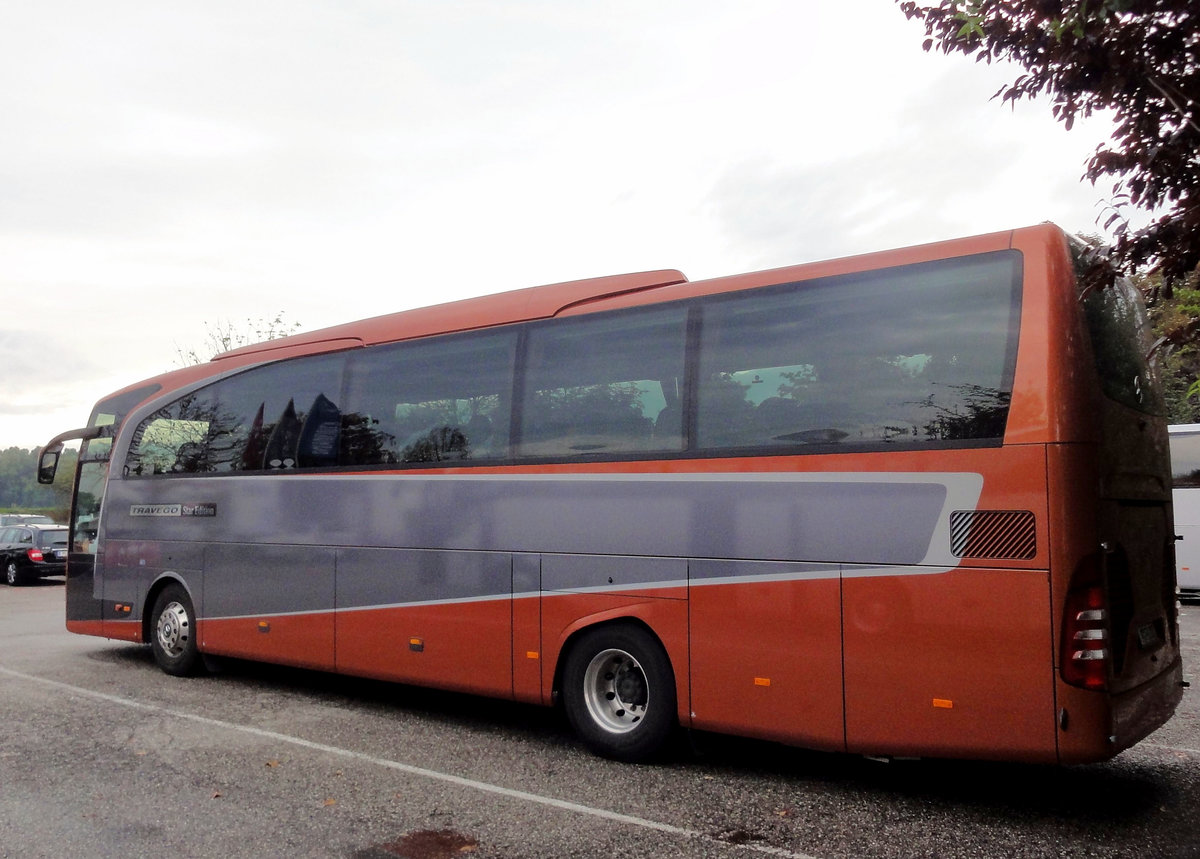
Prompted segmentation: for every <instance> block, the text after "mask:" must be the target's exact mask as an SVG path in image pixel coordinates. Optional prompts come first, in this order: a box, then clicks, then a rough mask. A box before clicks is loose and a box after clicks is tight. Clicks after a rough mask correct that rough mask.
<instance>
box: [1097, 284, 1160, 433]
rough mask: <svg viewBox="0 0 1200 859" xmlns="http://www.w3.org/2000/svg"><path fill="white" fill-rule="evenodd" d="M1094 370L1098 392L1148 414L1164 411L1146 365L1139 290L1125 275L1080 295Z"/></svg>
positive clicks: (1148, 347)
mask: <svg viewBox="0 0 1200 859" xmlns="http://www.w3.org/2000/svg"><path fill="white" fill-rule="evenodd" d="M1083 310H1084V317H1085V318H1086V320H1087V325H1088V330H1089V332H1090V333H1091V338H1092V350H1093V352H1095V358H1096V370H1097V371H1098V372H1099V374H1100V384H1101V386H1102V387H1103V389H1104V393H1105V394H1106V395H1107V396H1108V397H1109V398H1110V399H1113V400H1116V401H1117V402H1118V403H1121V404H1122V405H1126V406H1129V407H1130V408H1133V409H1137V410H1138V411H1141V412H1146V413H1148V414H1154V415H1161V414H1164V413H1165V412H1166V407H1165V405H1164V401H1163V397H1162V391H1161V389H1160V387H1159V381H1158V375H1157V371H1156V370H1155V368H1154V366H1153V365H1152V364H1151V356H1152V354H1153V353H1154V333H1153V330H1152V329H1151V327H1150V320H1149V317H1147V315H1146V308H1145V305H1144V304H1143V302H1142V296H1141V294H1140V293H1139V292H1138V291H1137V290H1136V289H1135V288H1134V287H1133V285H1132V284H1131V283H1130V282H1129V281H1128V280H1126V279H1125V278H1118V279H1117V281H1116V282H1115V283H1114V284H1113V285H1112V286H1110V287H1108V288H1098V289H1091V290H1090V291H1089V292H1088V293H1087V294H1086V295H1085V296H1084V298H1083Z"/></svg>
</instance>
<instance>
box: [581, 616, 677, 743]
mask: <svg viewBox="0 0 1200 859" xmlns="http://www.w3.org/2000/svg"><path fill="white" fill-rule="evenodd" d="M562 691H563V706H564V708H565V709H566V713H567V718H568V720H569V721H570V722H571V726H572V727H573V728H574V729H575V733H576V734H578V735H579V737H580V739H581V740H583V742H584V745H586V746H587V747H588V748H589V749H591V750H592V751H593V752H595V753H596V754H599V755H602V756H603V757H607V758H613V759H615V760H620V761H627V762H636V761H643V760H646V759H647V758H650V757H652V756H653V755H654V754H655V753H656V752H657V751H659V750H660V749H661V748H662V745H663V743H664V742H666V740H667V738H668V737H669V736H670V735H671V732H672V731H673V729H674V727H675V700H676V699H675V674H674V672H673V671H672V670H671V661H670V659H668V657H667V654H666V651H664V650H663V648H662V645H661V644H659V642H658V640H657V639H655V637H654V636H653V635H651V634H650V633H649V632H647V631H646V630H644V629H642V628H641V627H637V626H632V625H620V626H605V627H598V628H596V629H593V630H589V631H587V632H585V633H583V634H582V635H581V636H580V638H579V639H578V640H577V641H576V642H575V644H574V645H573V646H572V647H571V650H570V652H569V653H568V654H567V658H566V661H565V662H564V663H563V675H562Z"/></svg>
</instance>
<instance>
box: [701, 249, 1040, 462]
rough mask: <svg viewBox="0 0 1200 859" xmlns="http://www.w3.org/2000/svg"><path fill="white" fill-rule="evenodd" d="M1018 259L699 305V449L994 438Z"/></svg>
mask: <svg viewBox="0 0 1200 859" xmlns="http://www.w3.org/2000/svg"><path fill="white" fill-rule="evenodd" d="M1019 295H1020V256H1019V255H1018V254H1016V253H1015V252H1002V253H995V254H985V255H981V256H975V257H967V258H963V259H957V260H946V261H941V262H938V263H934V264H927V265H919V266H908V267H904V268H897V269H890V270H886V271H880V272H871V273H867V274H861V275H853V276H846V277H837V278H828V279H824V280H820V281H812V282H807V283H801V284H791V285H788V286H785V287H776V288H770V289H767V290H756V291H752V292H747V293H742V294H735V295H732V296H729V297H722V298H720V299H716V300H713V301H712V302H711V303H710V304H709V305H708V306H706V307H705V309H704V321H703V327H702V336H701V353H700V354H701V358H700V373H699V388H698V392H697V393H698V409H697V432H698V444H699V446H700V447H701V448H730V447H756V448H763V447H767V448H770V447H780V448H782V447H794V446H796V445H850V444H868V445H880V444H889V445H895V444H911V443H929V442H945V441H963V440H968V441H969V440H980V439H1000V438H1001V437H1002V436H1003V435H1004V427H1005V422H1006V420H1007V416H1008V404H1009V399H1010V396H1011V390H1012V372H1013V364H1014V361H1015V354H1016V351H1015V349H1016V335H1017V326H1018V324H1019V306H1018V304H1019Z"/></svg>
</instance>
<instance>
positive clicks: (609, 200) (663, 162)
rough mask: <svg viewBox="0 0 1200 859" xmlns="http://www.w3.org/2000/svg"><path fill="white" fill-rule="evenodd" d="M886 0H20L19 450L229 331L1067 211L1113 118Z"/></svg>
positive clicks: (1, 139) (0, 158) (1065, 215)
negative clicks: (1077, 109) (1003, 89)
mask: <svg viewBox="0 0 1200 859" xmlns="http://www.w3.org/2000/svg"><path fill="white" fill-rule="evenodd" d="M922 39H923V32H922V30H921V28H920V27H919V26H918V25H917V24H915V23H912V22H909V21H906V20H905V18H904V16H903V15H902V14H901V13H900V11H899V9H898V7H897V6H896V5H895V3H893V2H892V0H839V2H837V3H833V2H828V0H745V2H740V3H729V2H710V0H649V2H648V0H636V2H635V0H607V2H598V0H505V2H483V0H472V1H471V2H461V0H287V2H284V0H258V2H255V3H245V2H226V0H205V2H171V3H146V2H122V0H106V2H104V3H95V2H92V0H39V2H37V3H27V2H21V0H0V294H2V295H3V296H4V308H5V309H4V311H3V312H2V313H0V449H3V448H7V447H10V446H14V445H16V446H19V447H24V448H32V447H36V446H39V445H41V444H43V443H44V442H45V441H47V440H48V439H49V438H50V437H51V436H52V435H54V434H56V433H58V432H60V431H62V430H66V429H70V428H72V427H76V426H80V425H82V424H84V423H86V420H87V417H88V413H89V412H90V410H91V406H92V404H93V403H94V402H95V401H96V400H97V399H99V398H100V397H101V396H103V395H105V394H107V393H109V392H111V391H113V390H115V389H117V388H120V387H123V386H125V385H127V384H129V383H131V382H134V381H137V380H139V379H142V378H145V377H147V376H152V375H155V374H157V373H159V372H162V371H164V370H169V369H173V368H174V367H176V366H177V365H178V363H179V357H178V353H179V351H180V350H184V351H186V350H189V349H193V348H195V349H202V348H203V345H204V342H205V339H206V334H207V331H208V329H209V328H211V327H213V326H218V325H222V324H232V325H234V326H235V327H238V328H242V329H247V328H248V327H249V326H248V324H247V323H248V321H250V320H258V319H270V318H273V317H274V316H275V315H276V314H277V313H279V312H280V311H283V312H284V314H285V319H286V320H287V321H289V322H298V323H300V325H301V327H302V328H303V330H309V329H315V328H321V327H324V326H326V325H331V324H334V323H338V322H344V321H348V320H351V319H356V318H362V317H367V316H374V315H378V314H381V313H388V312H392V311H396V310H403V309H407V308H410V307H418V306H422V305H426V304H433V303H438V302H442V301H447V300H451V299H454V298H462V297H467V296H473V295H480V294H484V293H489V292H496V291H500V290H506V289H514V288H519V287H523V286H532V285H536V284H541V283H550V282H555V281H561V280H571V279H575V278H582V277H591V276H597V275H605V274H615V273H618V272H626V271H638V270H644V269H655V268H679V269H681V270H683V271H684V273H685V274H687V275H688V276H689V277H690V278H692V279H699V278H705V277H713V276H718V275H724V274H734V273H737V272H742V271H750V270H755V269H761V268H769V267H773V266H779V265H787V264H791V263H798V262H806V261H810V260H817V259H825V258H829V257H836V256H843V255H846V254H852V253H858V252H863V251H871V250H880V249H883V248H888V247H895V246H899V245H906V244H914V243H920V242H926V241H935V240H938V239H944V238H951V237H954V236H961V235H970V234H973V233H978V232H985V231H990V230H997V229H1006V228H1009V227H1014V226H1022V225H1026V224H1030V223H1037V222H1040V221H1044V220H1052V221H1055V222H1057V223H1058V224H1059V225H1061V226H1062V227H1064V228H1065V229H1068V230H1070V231H1085V232H1099V230H1098V227H1097V225H1096V220H1097V218H1098V217H1099V216H1100V215H1101V213H1102V206H1103V200H1104V197H1105V193H1106V191H1107V189H1106V188H1102V187H1101V188H1094V187H1092V186H1091V185H1089V184H1087V183H1086V182H1081V181H1080V176H1081V174H1082V173H1083V169H1084V162H1085V161H1086V159H1087V157H1088V156H1089V155H1090V153H1091V152H1092V151H1093V150H1094V149H1095V147H1096V145H1097V144H1098V143H1100V142H1101V141H1103V140H1104V139H1105V138H1106V137H1107V135H1108V133H1109V131H1110V129H1111V124H1110V123H1109V121H1108V120H1107V118H1105V117H1095V118H1093V119H1092V120H1090V121H1088V122H1085V123H1079V124H1077V125H1076V126H1075V128H1074V129H1073V130H1072V131H1071V132H1067V131H1065V130H1064V129H1063V128H1062V127H1061V126H1060V125H1059V124H1058V123H1056V122H1055V121H1054V119H1053V118H1052V116H1051V114H1050V108H1049V105H1048V104H1047V103H1034V104H1030V105H1021V106H1018V107H1017V109H1016V110H1015V111H1014V110H1012V109H1010V108H1009V107H1008V106H1002V105H1001V104H1000V102H999V101H992V100H990V97H991V96H992V94H993V93H994V92H995V91H996V90H997V89H998V88H999V87H1000V86H1001V85H1002V84H1003V83H1004V82H1005V81H1006V80H1008V79H1010V78H1011V77H1013V76H1014V74H1015V71H1014V70H1013V69H1012V68H1003V67H988V66H986V65H977V64H975V63H974V62H972V61H970V60H967V59H965V58H961V57H944V56H941V55H929V54H925V53H924V52H922V50H921V42H922Z"/></svg>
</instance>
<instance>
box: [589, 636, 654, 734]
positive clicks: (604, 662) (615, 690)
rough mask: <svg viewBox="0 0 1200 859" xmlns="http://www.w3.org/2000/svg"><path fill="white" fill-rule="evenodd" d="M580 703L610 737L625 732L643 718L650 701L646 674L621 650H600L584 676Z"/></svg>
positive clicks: (629, 655)
mask: <svg viewBox="0 0 1200 859" xmlns="http://www.w3.org/2000/svg"><path fill="white" fill-rule="evenodd" d="M583 700H584V703H585V704H587V709H588V713H590V714H591V717H592V719H593V721H595V723H596V724H597V725H599V726H600V727H601V728H603V729H604V730H606V731H609V732H610V733H613V734H625V733H628V732H629V731H632V730H633V729H634V728H636V727H637V726H638V725H639V724H641V722H642V720H643V719H644V718H645V716H646V706H647V705H648V704H649V701H650V687H649V684H648V683H647V682H646V672H645V671H643V670H642V665H641V663H640V662H638V661H637V660H636V659H634V658H633V656H632V655H631V654H629V653H627V652H626V651H624V650H617V649H615V648H611V649H609V650H604V651H601V652H600V653H597V654H596V655H595V656H593V657H592V661H591V662H589V663H588V666H587V670H585V671H584V673H583Z"/></svg>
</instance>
